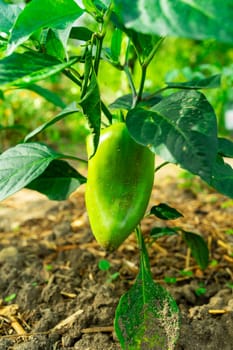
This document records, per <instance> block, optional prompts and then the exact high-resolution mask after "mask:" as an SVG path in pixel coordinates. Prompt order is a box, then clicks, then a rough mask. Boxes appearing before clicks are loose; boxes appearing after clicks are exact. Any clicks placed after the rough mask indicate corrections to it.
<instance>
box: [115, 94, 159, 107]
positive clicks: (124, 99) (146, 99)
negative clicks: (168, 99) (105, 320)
mask: <svg viewBox="0 0 233 350" xmlns="http://www.w3.org/2000/svg"><path fill="white" fill-rule="evenodd" d="M159 101H161V97H159V96H157V95H148V94H146V93H145V94H143V98H142V101H141V102H139V104H138V107H139V106H140V107H143V106H146V107H152V106H154V105H155V104H157V103H158V102H159ZM131 106H132V95H131V94H127V95H123V96H121V97H118V98H117V99H116V100H115V101H114V102H112V103H111V104H110V106H109V107H110V108H112V109H126V110H130V109H131Z"/></svg>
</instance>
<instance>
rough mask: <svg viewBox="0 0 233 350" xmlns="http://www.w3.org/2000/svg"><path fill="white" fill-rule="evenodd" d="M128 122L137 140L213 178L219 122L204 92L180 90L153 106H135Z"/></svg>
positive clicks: (198, 173)
mask: <svg viewBox="0 0 233 350" xmlns="http://www.w3.org/2000/svg"><path fill="white" fill-rule="evenodd" d="M126 123H127V126H128V129H129V132H130V134H131V136H132V137H133V138H134V139H135V140H136V141H137V142H138V143H141V144H143V145H145V146H150V148H151V149H152V151H153V152H155V153H157V154H159V155H160V156H161V157H162V158H163V159H164V160H166V161H169V162H173V163H178V164H180V165H181V167H183V168H184V169H187V170H189V171H190V172H192V173H194V174H196V175H199V176H200V177H201V178H203V179H204V180H206V181H210V179H211V176H212V167H213V165H214V163H215V159H216V154H217V122H216V116H215V113H214V110H213V108H212V106H211V105H210V104H209V102H208V101H207V100H206V98H205V96H204V95H203V94H202V93H200V92H197V91H195V90H187V91H179V92H177V93H175V94H171V95H170V96H168V97H165V98H164V99H163V100H162V101H160V102H159V103H157V104H156V105H155V106H154V107H152V108H151V109H150V110H148V109H147V110H146V109H143V108H136V109H132V110H130V111H129V112H128V115H127V119H126Z"/></svg>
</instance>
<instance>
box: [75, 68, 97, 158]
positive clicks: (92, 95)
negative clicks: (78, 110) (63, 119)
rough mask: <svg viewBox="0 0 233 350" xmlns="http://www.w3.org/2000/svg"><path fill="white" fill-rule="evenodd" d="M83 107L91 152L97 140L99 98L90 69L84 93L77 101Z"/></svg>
mask: <svg viewBox="0 0 233 350" xmlns="http://www.w3.org/2000/svg"><path fill="white" fill-rule="evenodd" d="M79 104H80V106H81V107H82V109H83V113H84V114H85V115H86V116H87V118H88V122H89V125H90V128H91V129H92V132H93V135H94V138H93V154H94V153H95V151H96V148H97V146H98V142H99V135H100V125H101V100H100V91H99V87H98V83H97V80H96V75H95V72H94V71H92V75H91V80H90V83H89V85H88V86H87V89H86V93H85V95H84V96H83V97H82V99H81V101H79Z"/></svg>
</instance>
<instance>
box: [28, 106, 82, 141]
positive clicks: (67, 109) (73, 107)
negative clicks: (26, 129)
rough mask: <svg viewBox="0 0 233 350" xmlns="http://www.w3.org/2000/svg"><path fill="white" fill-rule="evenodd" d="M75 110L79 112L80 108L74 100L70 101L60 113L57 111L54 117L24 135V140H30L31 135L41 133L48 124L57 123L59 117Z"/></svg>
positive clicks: (61, 117) (63, 116) (62, 117)
mask: <svg viewBox="0 0 233 350" xmlns="http://www.w3.org/2000/svg"><path fill="white" fill-rule="evenodd" d="M77 112H80V110H79V109H78V108H77V107H76V103H75V102H73V103H71V104H70V105H68V106H67V107H66V108H64V109H63V111H62V112H61V113H59V114H58V115H57V116H56V117H54V118H53V119H51V120H49V121H48V122H47V123H44V124H42V125H40V126H38V128H36V129H35V130H33V131H32V132H30V133H29V134H28V135H27V136H25V138H24V142H28V140H30V139H31V138H32V137H34V136H36V135H38V134H39V133H41V132H42V131H44V130H45V129H47V128H48V127H49V126H51V125H53V124H55V123H57V122H58V121H59V120H61V119H64V118H65V117H67V116H68V115H70V114H73V113H77Z"/></svg>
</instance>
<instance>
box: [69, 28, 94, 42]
mask: <svg viewBox="0 0 233 350" xmlns="http://www.w3.org/2000/svg"><path fill="white" fill-rule="evenodd" d="M93 34H94V32H92V31H91V30H90V29H88V28H86V27H72V29H71V32H70V38H71V39H77V40H82V41H89V40H91V38H92V35H93Z"/></svg>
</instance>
